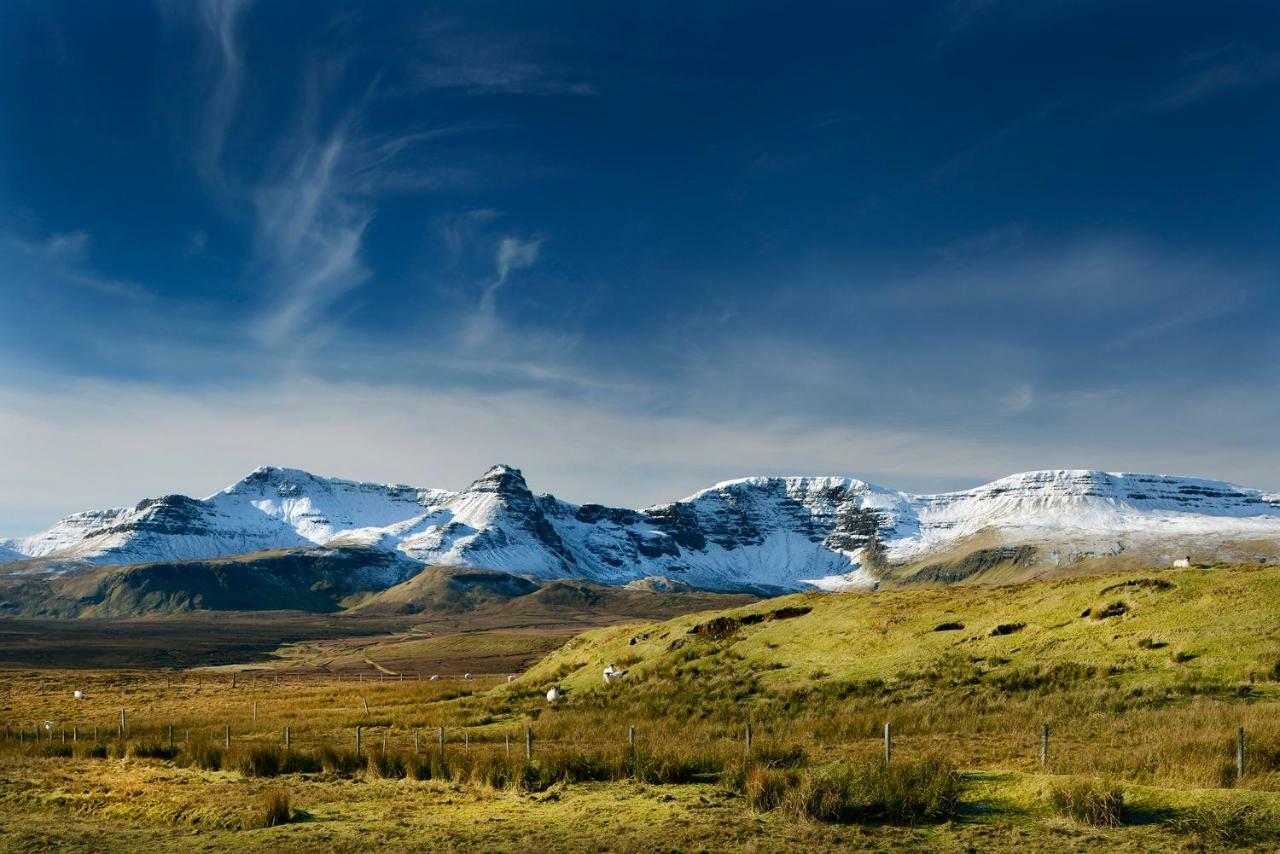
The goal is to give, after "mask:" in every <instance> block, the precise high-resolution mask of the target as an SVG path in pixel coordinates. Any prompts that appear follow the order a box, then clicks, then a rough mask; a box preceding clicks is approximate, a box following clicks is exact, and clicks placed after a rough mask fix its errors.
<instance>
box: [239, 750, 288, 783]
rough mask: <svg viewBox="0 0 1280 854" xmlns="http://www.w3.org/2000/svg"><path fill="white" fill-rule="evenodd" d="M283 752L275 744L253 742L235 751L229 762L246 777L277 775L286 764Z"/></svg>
mask: <svg viewBox="0 0 1280 854" xmlns="http://www.w3.org/2000/svg"><path fill="white" fill-rule="evenodd" d="M283 753H284V751H283V750H282V749H281V748H279V747H276V746H275V745H266V744H252V745H248V746H246V747H241V748H238V749H237V750H236V751H235V752H233V753H232V754H231V757H230V762H229V763H228V764H229V765H230V767H232V768H234V769H235V770H237V771H239V772H240V773H241V774H243V775H244V776H246V777H275V776H276V775H278V774H280V773H281V768H282V766H283V765H284V761H283V756H282V754H283Z"/></svg>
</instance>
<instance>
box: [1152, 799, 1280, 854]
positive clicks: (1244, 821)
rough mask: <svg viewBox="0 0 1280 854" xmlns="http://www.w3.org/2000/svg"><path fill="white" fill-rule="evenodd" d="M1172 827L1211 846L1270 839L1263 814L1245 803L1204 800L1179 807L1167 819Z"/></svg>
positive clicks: (1247, 843)
mask: <svg viewBox="0 0 1280 854" xmlns="http://www.w3.org/2000/svg"><path fill="white" fill-rule="evenodd" d="M1170 824H1171V827H1172V829H1173V830H1174V831H1175V832H1177V833H1179V834H1182V835H1184V836H1186V837H1188V838H1189V840H1190V841H1192V842H1193V843H1198V844H1200V845H1207V846H1213V847H1221V846H1228V847H1232V848H1238V847H1244V846H1248V845H1252V844H1255V843H1257V842H1259V841H1261V840H1262V839H1263V838H1264V837H1271V838H1272V839H1274V833H1275V830H1274V828H1272V827H1270V826H1269V822H1268V821H1267V816H1266V815H1264V814H1263V812H1262V811H1261V810H1259V809H1258V808H1257V807H1255V806H1253V805H1252V804H1249V803H1232V802H1229V801H1206V802H1204V803H1200V804H1197V805H1195V806H1194V807H1191V808H1190V809H1186V810H1183V811H1182V812H1181V813H1180V814H1179V815H1178V816H1177V818H1175V819H1174V820H1173V821H1172V822H1171V823H1170Z"/></svg>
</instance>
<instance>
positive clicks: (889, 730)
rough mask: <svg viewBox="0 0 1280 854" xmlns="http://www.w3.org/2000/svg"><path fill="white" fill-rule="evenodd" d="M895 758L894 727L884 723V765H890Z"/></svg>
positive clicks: (886, 722)
mask: <svg viewBox="0 0 1280 854" xmlns="http://www.w3.org/2000/svg"><path fill="white" fill-rule="evenodd" d="M892 758H893V727H892V726H891V725H890V723H889V722H888V721H885V722H884V764H885V765H888V764H889V760H890V759H892Z"/></svg>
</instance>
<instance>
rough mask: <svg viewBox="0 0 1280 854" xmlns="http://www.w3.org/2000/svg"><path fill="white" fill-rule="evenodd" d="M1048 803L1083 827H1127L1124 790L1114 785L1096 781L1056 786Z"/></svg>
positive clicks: (1066, 783)
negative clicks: (1123, 825) (1125, 822)
mask: <svg viewBox="0 0 1280 854" xmlns="http://www.w3.org/2000/svg"><path fill="white" fill-rule="evenodd" d="M1048 800H1049V806H1050V808H1051V809H1053V811H1054V812H1056V813H1058V814H1059V815H1062V816H1066V817H1068V818H1071V819H1074V820H1076V821H1078V822H1080V823H1082V824H1089V825H1093V826H1095V827H1120V826H1121V825H1122V824H1124V789H1122V788H1121V787H1120V786H1117V785H1114V784H1112V783H1106V782H1104V781H1102V780H1095V779H1085V780H1071V781H1068V782H1063V783H1055V784H1053V785H1052V786H1051V787H1050V788H1049V797H1048Z"/></svg>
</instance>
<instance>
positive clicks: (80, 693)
mask: <svg viewBox="0 0 1280 854" xmlns="http://www.w3.org/2000/svg"><path fill="white" fill-rule="evenodd" d="M72 696H73V697H75V698H76V699H77V700H83V699H84V692H83V691H81V690H80V689H79V688H77V689H76V691H75V693H74V694H73V695H72Z"/></svg>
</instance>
